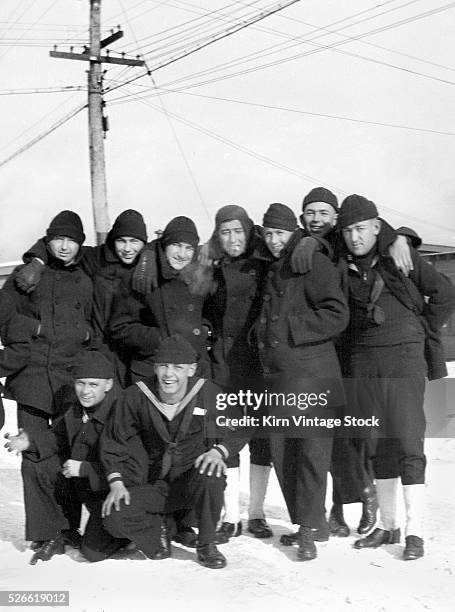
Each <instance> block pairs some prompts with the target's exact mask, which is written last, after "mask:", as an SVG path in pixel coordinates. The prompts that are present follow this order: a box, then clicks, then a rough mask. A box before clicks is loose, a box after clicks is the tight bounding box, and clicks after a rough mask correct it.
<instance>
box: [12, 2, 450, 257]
mask: <svg viewBox="0 0 455 612" xmlns="http://www.w3.org/2000/svg"><path fill="white" fill-rule="evenodd" d="M278 4H279V2H277V1H275V2H274V0H258V1H255V2H254V1H251V0H250V1H247V0H242V1H241V2H239V1H237V2H236V1H234V0H168V1H166V0H165V1H159V0H142V1H141V0H103V3H102V23H103V35H104V36H106V35H108V30H109V28H110V27H116V26H117V24H121V25H122V28H123V30H124V32H125V36H124V38H123V39H121V40H120V41H117V42H116V43H115V44H113V45H112V47H111V53H113V52H114V51H117V52H121V51H125V52H126V53H127V54H128V55H131V56H133V57H134V56H135V55H136V53H142V54H144V55H145V57H146V60H147V64H148V66H149V68H151V69H152V70H153V69H154V68H155V67H156V66H158V65H159V63H160V62H162V61H163V60H165V59H169V58H171V57H174V56H175V55H176V54H178V53H180V51H181V49H182V48H185V49H188V50H190V49H192V48H193V45H194V41H196V40H206V39H208V38H210V37H211V36H214V35H217V34H219V33H222V32H224V31H226V30H228V29H229V28H231V27H232V25H233V24H234V23H237V22H238V21H240V20H243V19H246V18H248V17H250V16H252V15H253V14H256V13H259V12H261V11H263V10H265V9H268V8H270V7H273V6H275V5H278ZM375 7H376V8H375ZM88 8H89V0H2V1H1V2H0V70H1V77H2V78H1V85H0V92H1V94H5V93H7V92H8V91H9V90H13V91H16V92H17V91H18V90H19V91H20V90H24V89H27V88H45V87H46V88H48V87H57V88H59V87H66V86H82V87H85V84H86V74H85V71H86V69H87V65H86V63H83V62H78V61H68V60H63V59H53V58H50V57H49V50H50V49H51V48H52V46H53V43H54V42H58V48H59V50H62V51H63V50H65V51H67V50H69V46H70V44H71V45H74V51H75V52H79V51H81V50H82V47H81V44H82V43H83V41H85V40H87V36H88V32H87V24H88ZM454 25H455V2H451V3H449V2H444V0H415V1H413V2H410V1H409V0H408V1H405V0H399V1H398V0H396V1H394V0H389V1H385V0H372V1H368V0H359V1H356V0H349V1H348V0H345V1H344V0H333V1H316V0H308V1H306V0H301V1H300V2H297V3H296V4H294V5H293V6H291V7H289V8H287V9H284V10H283V11H282V12H280V13H278V14H276V15H273V16H271V17H269V18H267V19H265V20H263V21H261V22H260V23H258V24H257V25H253V26H251V27H248V28H246V29H244V30H243V31H241V32H239V33H236V34H233V35H232V36H229V37H227V38H225V39H224V40H222V41H219V42H216V43H214V44H212V45H210V46H208V47H206V48H205V49H203V50H201V51H199V52H197V53H194V54H192V55H190V56H188V57H187V58H185V59H181V60H179V61H176V62H175V63H173V64H172V65H170V66H168V67H166V68H162V69H158V70H156V71H154V73H153V75H154V82H153V81H152V79H151V78H150V77H148V76H144V77H143V78H141V79H138V80H137V81H135V82H134V84H129V85H125V86H123V87H120V88H118V89H116V90H115V91H112V92H111V93H109V94H107V95H106V96H105V100H106V114H107V115H108V116H109V122H110V131H109V132H108V135H107V139H106V141H105V146H106V163H107V186H108V201H109V208H110V217H111V221H113V220H114V219H115V217H116V216H117V215H118V214H119V213H120V212H121V211H122V210H124V209H126V208H136V209H137V210H139V211H140V212H141V213H142V214H143V215H144V217H145V219H146V222H147V226H148V230H149V236H150V237H152V238H153V237H154V231H155V230H156V229H158V228H163V227H164V225H165V224H166V223H167V221H169V220H170V219H171V218H172V217H173V216H175V215H178V214H185V215H188V216H190V217H192V218H193V219H194V221H195V222H196V224H197V226H198V228H199V230H200V235H201V238H203V239H205V238H207V237H208V235H209V233H210V230H211V227H212V224H213V219H214V214H215V212H216V210H217V209H218V208H219V207H221V206H223V205H225V204H233V203H236V204H241V205H243V206H244V207H245V208H246V209H247V210H248V211H249V213H250V215H251V216H252V218H253V219H254V220H255V221H256V222H259V223H260V222H261V220H262V215H263V212H264V210H265V209H266V208H267V206H268V204H269V203H271V202H274V201H279V202H283V203H286V204H288V205H289V206H291V207H292V208H293V209H294V211H295V212H296V214H299V213H300V211H301V201H302V198H303V196H304V195H305V193H307V192H308V191H309V190H310V189H311V188H312V187H315V186H318V185H324V186H326V187H329V188H331V189H333V190H334V191H335V193H336V194H337V195H338V197H339V198H340V199H342V198H343V197H345V196H346V195H348V194H350V193H360V194H362V195H365V196H367V197H368V198H370V199H372V200H374V201H375V202H376V204H377V205H378V208H379V210H380V212H381V214H382V215H383V216H384V217H385V218H386V219H387V220H389V221H390V222H391V223H392V224H393V225H395V226H399V225H404V224H406V225H411V226H412V227H414V228H415V229H416V230H417V231H418V232H419V233H420V234H421V236H422V237H423V239H424V240H425V241H426V242H430V243H439V244H446V245H454V246H455V186H454V170H453V168H454V159H455V121H454V116H455V115H454V112H455V111H454V109H455V87H454V86H455V62H454V58H455V49H454V45H455V38H454V36H453V31H454ZM322 28H325V29H322ZM335 30H336V33H335V32H334V31H335ZM354 38H355V39H356V40H353V39H354ZM327 47H331V48H327ZM290 58H293V59H290ZM265 64H273V65H271V66H268V67H264V65H265ZM223 66H224V67H223ZM259 67H261V69H258V68H259ZM105 68H107V73H106V78H105V87H109V86H113V85H116V84H118V83H120V82H122V81H125V80H127V79H130V78H132V77H134V76H136V75H137V76H139V75H141V74H143V73H144V70H143V69H141V68H128V69H126V70H125V69H123V68H122V67H115V66H112V65H109V66H107V65H105ZM199 73H203V74H202V75H200V74H199ZM239 73H242V74H239ZM226 77H229V78H226ZM154 85H156V86H157V87H158V91H159V92H160V96H159V97H158V96H157V90H156V89H155V88H154ZM190 86H191V87H190ZM176 89H179V91H178V92H175V90H176ZM170 90H174V92H173V93H170V92H169V91H170ZM144 95H147V96H148V97H146V98H143V100H142V101H139V100H138V99H137V96H144ZM119 98H122V99H119ZM221 98H222V100H221ZM85 101H86V91H74V90H70V91H66V92H64V93H62V92H56V93H41V94H35V95H25V94H22V95H12V93H9V95H0V104H1V111H2V112H1V118H0V122H1V134H2V138H1V141H0V163H1V162H2V161H3V160H5V159H6V158H7V157H8V156H9V155H11V154H12V153H14V152H15V151H17V150H18V149H20V148H21V147H22V146H23V145H25V144H27V143H28V142H30V141H31V140H32V139H33V138H34V137H35V136H37V135H39V134H41V133H43V132H44V131H46V130H47V129H48V128H49V127H50V126H52V125H53V124H54V123H56V122H57V121H58V120H59V119H61V118H63V117H64V116H65V115H67V113H69V112H70V111H72V110H73V109H75V108H76V107H77V106H78V105H81V104H83V103H84V102H85ZM266 107H268V108H266ZM271 107H275V108H271ZM278 107H279V108H278ZM163 109H165V111H167V113H168V116H166V115H165V113H164V112H163ZM285 109H287V110H285ZM326 115H330V117H328V116H326ZM364 122H365V123H364ZM372 123H374V124H376V125H373V124H372ZM377 124H389V125H388V126H385V125H377ZM391 125H393V126H400V127H391ZM408 128H409V129H408ZM411 128H412V129H411ZM0 198H1V199H0V202H1V208H0V222H1V230H0V231H1V236H2V239H1V242H0V261H1V262H5V261H11V260H15V259H18V258H19V257H20V255H21V253H22V251H23V250H24V249H25V248H26V247H27V246H28V245H30V243H31V242H32V241H34V239H35V238H36V237H38V236H41V235H42V234H43V233H44V231H45V229H46V227H47V225H48V223H49V220H50V219H51V218H52V217H53V216H54V215H55V214H56V213H58V212H59V211H60V210H62V209H65V208H68V209H72V210H75V211H76V212H78V213H79V214H80V215H81V216H82V218H83V221H84V225H85V227H86V233H87V235H88V237H89V238H88V243H92V244H93V221H92V215H91V202H90V183H89V166H88V135H87V111H86V110H84V111H82V112H81V113H79V114H78V115H76V116H75V117H73V118H72V119H71V120H69V121H68V122H66V123H65V124H64V125H62V126H61V127H59V128H58V129H57V130H56V131H55V132H53V133H52V134H50V135H48V136H47V137H46V138H44V139H43V140H41V141H40V142H38V143H37V144H35V145H34V146H33V147H31V148H30V149H29V150H27V151H26V152H24V153H22V154H21V155H19V156H17V157H16V158H15V159H13V160H11V161H10V162H8V163H7V164H5V165H3V166H1V167H0Z"/></svg>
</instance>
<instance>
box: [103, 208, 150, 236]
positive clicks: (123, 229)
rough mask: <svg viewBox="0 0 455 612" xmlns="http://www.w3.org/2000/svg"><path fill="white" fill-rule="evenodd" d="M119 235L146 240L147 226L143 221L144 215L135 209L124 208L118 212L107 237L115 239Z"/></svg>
mask: <svg viewBox="0 0 455 612" xmlns="http://www.w3.org/2000/svg"><path fill="white" fill-rule="evenodd" d="M121 236H131V237H132V238H137V239H138V240H142V242H147V228H146V226H145V223H144V217H143V216H142V215H141V213H139V212H138V211H137V210H132V209H128V210H124V211H123V212H122V213H120V214H119V216H118V217H117V219H116V220H115V222H114V225H113V226H112V229H111V231H110V232H109V238H110V239H111V240H116V239H117V238H120V237H121Z"/></svg>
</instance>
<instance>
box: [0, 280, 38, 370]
mask: <svg viewBox="0 0 455 612" xmlns="http://www.w3.org/2000/svg"><path fill="white" fill-rule="evenodd" d="M38 327H39V322H38V321H37V320H36V319H32V318H30V317H24V316H23V315H20V314H18V313H17V312H16V304H15V303H14V300H13V299H12V297H11V296H10V295H9V294H8V293H7V291H5V290H1V291H0V339H1V342H2V345H3V346H4V349H3V350H2V351H0V378H3V376H10V375H11V374H15V373H16V372H18V371H19V370H21V369H22V368H23V367H25V366H26V365H27V363H28V361H29V359H30V352H31V343H32V337H33V336H34V335H35V334H37V333H38Z"/></svg>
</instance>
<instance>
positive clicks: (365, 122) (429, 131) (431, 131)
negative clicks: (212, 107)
mask: <svg viewBox="0 0 455 612" xmlns="http://www.w3.org/2000/svg"><path fill="white" fill-rule="evenodd" d="M136 87H139V85H138V84H136ZM158 89H159V90H161V91H163V92H164V93H166V94H173V93H177V94H184V95H188V96H194V97H197V98H204V99H208V100H219V101H220V102H229V103H233V104H242V105H246V106H253V107H256V108H264V109H268V110H278V111H284V112H288V113H296V114H299V115H309V116H311V117H321V118H324V119H336V120H339V121H349V122H352V123H360V124H363V125H373V126H376V127H388V128H395V129H401V130H409V131H413V132H422V133H427V134H437V135H441V136H455V132H447V131H443V130H434V129H430V128H421V127H415V126H411V125H402V124H397V123H384V122H380V121H371V120H365V119H356V118H354V117H346V116H341V115H333V114H327V113H315V112H311V111H306V110H302V109H298V108H288V107H285V106H273V105H271V104H261V103H259V102H251V101H248V100H238V99H233V98H224V97H221V96H211V95H207V94H197V93H194V92H191V93H190V92H187V91H184V90H170V89H165V88H163V87H158ZM156 95H157V94H148V95H147V96H140V95H138V96H137V97H136V100H143V99H144V98H148V97H150V96H152V97H155V96H156ZM119 100H122V98H116V99H114V100H111V101H110V103H111V104H112V103H113V102H115V101H119ZM128 101H130V100H128Z"/></svg>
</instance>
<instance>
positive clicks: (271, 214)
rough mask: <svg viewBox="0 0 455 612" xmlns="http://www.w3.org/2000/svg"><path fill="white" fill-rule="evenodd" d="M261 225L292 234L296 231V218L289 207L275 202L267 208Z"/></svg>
mask: <svg viewBox="0 0 455 612" xmlns="http://www.w3.org/2000/svg"><path fill="white" fill-rule="evenodd" d="M262 225H263V226H264V227H270V228H272V229H281V230H286V231H288V232H293V231H294V230H295V229H297V218H296V216H295V215H294V213H293V212H292V210H291V209H290V208H289V206H286V205H285V204H279V203H277V202H275V203H273V204H270V206H269V207H268V209H267V212H266V213H265V215H264V218H263V220H262Z"/></svg>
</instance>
